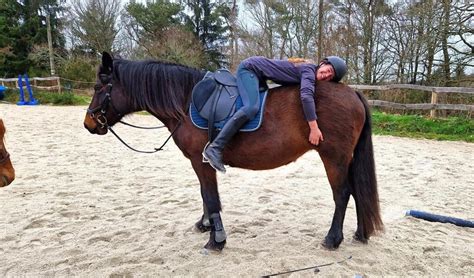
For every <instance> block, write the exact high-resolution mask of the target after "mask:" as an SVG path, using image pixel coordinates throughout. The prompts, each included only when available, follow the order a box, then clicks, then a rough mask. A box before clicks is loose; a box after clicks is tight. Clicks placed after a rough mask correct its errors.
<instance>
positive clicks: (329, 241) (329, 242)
mask: <svg viewBox="0 0 474 278" xmlns="http://www.w3.org/2000/svg"><path fill="white" fill-rule="evenodd" d="M341 242H342V238H341V239H340V240H335V239H334V238H332V237H331V238H330V237H326V238H324V241H323V242H322V243H321V245H322V246H323V247H324V248H326V249H328V250H336V249H337V248H338V247H339V245H340V244H341Z"/></svg>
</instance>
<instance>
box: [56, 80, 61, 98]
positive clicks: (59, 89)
mask: <svg viewBox="0 0 474 278" xmlns="http://www.w3.org/2000/svg"><path fill="white" fill-rule="evenodd" d="M56 80H57V83H58V93H59V94H60V93H61V79H60V78H59V76H58V77H57V79H56Z"/></svg>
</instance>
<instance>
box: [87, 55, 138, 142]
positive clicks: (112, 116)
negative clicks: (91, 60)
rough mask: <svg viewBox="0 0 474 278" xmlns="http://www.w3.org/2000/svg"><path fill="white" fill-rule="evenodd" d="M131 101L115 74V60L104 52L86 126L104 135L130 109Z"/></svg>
mask: <svg viewBox="0 0 474 278" xmlns="http://www.w3.org/2000/svg"><path fill="white" fill-rule="evenodd" d="M128 103H129V101H128V99H127V97H126V94H125V92H124V89H123V87H122V85H121V84H120V82H119V81H118V80H117V75H116V74H114V60H113V59H112V56H110V54H109V53H107V52H104V53H103V54H102V64H101V65H100V66H99V68H98V70H97V80H96V84H95V85H94V96H93V97H92V101H91V103H90V105H89V108H88V109H87V114H86V117H85V119H84V126H85V128H86V129H87V130H89V132H90V133H93V134H99V135H104V134H106V133H107V131H108V128H109V127H110V126H113V125H114V124H115V123H117V122H118V121H119V120H120V119H121V118H122V117H123V116H124V115H126V114H127V113H129V112H131V111H129V110H130V108H129V105H128Z"/></svg>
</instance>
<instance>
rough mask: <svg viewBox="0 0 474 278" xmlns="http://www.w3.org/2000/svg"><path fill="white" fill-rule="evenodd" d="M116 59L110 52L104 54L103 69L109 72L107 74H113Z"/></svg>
mask: <svg viewBox="0 0 474 278" xmlns="http://www.w3.org/2000/svg"><path fill="white" fill-rule="evenodd" d="M113 63H114V59H113V58H112V56H110V54H109V53H108V52H105V51H104V52H102V68H103V69H105V70H107V73H112V68H113Z"/></svg>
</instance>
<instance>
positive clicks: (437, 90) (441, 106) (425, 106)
mask: <svg viewBox="0 0 474 278" xmlns="http://www.w3.org/2000/svg"><path fill="white" fill-rule="evenodd" d="M349 86H350V87H351V88H353V89H354V90H370V91H388V90H395V89H410V90H417V91H425V92H431V103H413V104H405V103H395V102H389V101H384V100H369V104H370V105H371V106H374V107H385V108H395V109H407V110H430V115H431V117H436V116H437V111H438V110H459V111H468V112H469V113H470V114H472V113H473V112H474V105H470V104H446V103H439V102H438V97H439V95H440V94H449V93H458V94H470V95H474V88H472V87H429V86H420V85H411V84H393V85H382V86H372V85H349Z"/></svg>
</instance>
